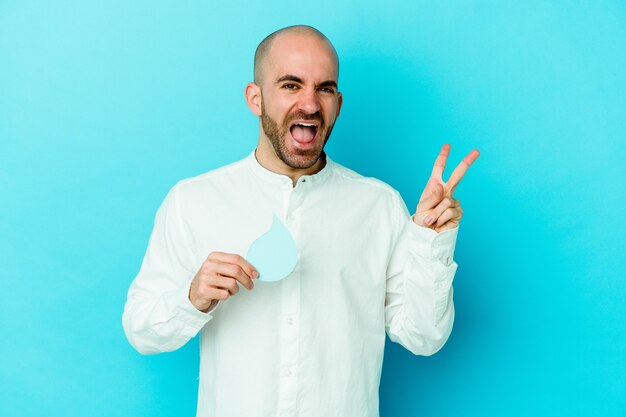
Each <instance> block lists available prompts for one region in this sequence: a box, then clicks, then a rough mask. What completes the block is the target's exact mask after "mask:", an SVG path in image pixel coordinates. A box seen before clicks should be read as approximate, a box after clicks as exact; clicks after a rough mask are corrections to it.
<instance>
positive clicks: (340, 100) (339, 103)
mask: <svg viewBox="0 0 626 417" xmlns="http://www.w3.org/2000/svg"><path fill="white" fill-rule="evenodd" d="M342 104H343V94H341V93H339V92H338V93H337V114H336V115H335V119H336V118H337V117H339V113H340V112H341V105H342Z"/></svg>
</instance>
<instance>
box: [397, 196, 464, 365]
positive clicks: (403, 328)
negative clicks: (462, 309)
mask: <svg viewBox="0 0 626 417" xmlns="http://www.w3.org/2000/svg"><path fill="white" fill-rule="evenodd" d="M396 198H397V200H398V201H397V209H396V212H397V218H398V224H397V227H396V230H397V232H396V235H397V238H396V243H395V246H394V249H393V251H392V254H391V257H390V262H389V264H388V268H387V281H386V296H385V326H386V330H387V334H388V335H389V338H390V339H391V340H392V341H394V342H397V343H400V344H401V345H402V346H404V347H405V348H406V349H408V350H409V351H411V352H412V353H414V354H416V355H432V354H434V353H436V352H437V351H438V350H439V349H441V347H442V346H443V345H444V343H445V342H446V340H447V339H448V337H449V336H450V332H451V331H452V324H453V322H454V304H453V301H452V294H453V289H452V280H453V278H454V274H455V272H456V269H457V264H456V263H455V262H454V261H453V259H452V256H453V254H454V247H455V244H456V237H457V233H458V228H454V229H451V230H445V231H443V232H440V233H437V232H435V231H434V230H432V229H428V228H425V227H421V226H418V225H416V224H415V223H414V222H413V221H412V220H411V217H410V216H409V212H408V210H407V208H406V205H405V204H404V201H402V198H401V197H400V195H399V194H397V193H396Z"/></svg>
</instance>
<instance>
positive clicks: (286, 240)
mask: <svg viewBox="0 0 626 417" xmlns="http://www.w3.org/2000/svg"><path fill="white" fill-rule="evenodd" d="M246 260H247V261H248V262H250V263H251V264H252V266H254V267H255V268H256V270H257V271H258V272H259V278H258V279H259V281H279V280H281V279H283V278H286V277H287V276H288V275H289V274H291V272H292V271H293V270H294V269H295V267H296V264H297V263H298V249H297V248H296V243H295V242H294V240H293V237H292V236H291V233H289V230H287V227H285V225H284V224H283V223H282V222H281V221H280V219H279V218H278V217H276V215H275V214H274V215H272V227H270V230H268V231H267V232H265V233H264V234H262V235H261V236H260V237H258V238H257V239H256V240H255V241H254V242H252V245H251V246H250V249H248V255H247V256H246Z"/></svg>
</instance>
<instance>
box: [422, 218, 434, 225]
mask: <svg viewBox="0 0 626 417" xmlns="http://www.w3.org/2000/svg"><path fill="white" fill-rule="evenodd" d="M432 222H433V219H432V217H430V216H428V217H426V218H425V219H424V224H427V225H430V224H431V223H432Z"/></svg>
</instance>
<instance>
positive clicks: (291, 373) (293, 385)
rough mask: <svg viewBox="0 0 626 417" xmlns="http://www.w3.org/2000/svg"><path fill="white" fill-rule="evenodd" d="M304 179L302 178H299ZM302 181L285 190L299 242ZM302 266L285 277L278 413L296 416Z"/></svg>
mask: <svg viewBox="0 0 626 417" xmlns="http://www.w3.org/2000/svg"><path fill="white" fill-rule="evenodd" d="M300 181H302V179H301V180H300ZM301 185H302V184H301V183H299V184H298V186H297V187H295V188H291V187H289V189H287V190H285V199H284V201H285V205H284V208H285V210H284V213H285V217H284V219H285V225H286V226H287V228H288V229H289V231H290V232H291V234H292V236H293V238H294V240H295V242H296V244H297V242H299V234H300V215H299V213H300V206H301V203H302V196H303V193H302V191H303V190H302V188H303V187H302V186H301ZM299 319H300V268H299V266H298V265H296V268H295V269H294V271H293V272H292V273H291V274H290V275H289V276H288V277H287V278H285V279H284V280H283V282H282V290H281V323H280V330H281V332H280V334H281V340H280V343H281V346H280V348H281V350H280V352H281V355H280V356H281V358H280V362H281V363H280V384H279V393H278V416H279V417H293V416H295V415H296V412H297V395H298V377H299V334H300V320H299Z"/></svg>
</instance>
